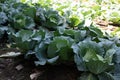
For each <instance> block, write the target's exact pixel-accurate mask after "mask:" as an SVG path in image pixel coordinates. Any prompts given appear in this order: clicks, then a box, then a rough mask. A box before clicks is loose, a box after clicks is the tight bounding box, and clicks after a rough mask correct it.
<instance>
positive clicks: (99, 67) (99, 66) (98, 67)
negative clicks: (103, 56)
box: [86, 60, 113, 74]
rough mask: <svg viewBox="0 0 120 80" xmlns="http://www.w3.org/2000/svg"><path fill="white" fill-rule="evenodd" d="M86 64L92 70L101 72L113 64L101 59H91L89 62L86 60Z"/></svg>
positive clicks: (95, 72) (96, 72)
mask: <svg viewBox="0 0 120 80" xmlns="http://www.w3.org/2000/svg"><path fill="white" fill-rule="evenodd" d="M86 66H87V68H88V70H89V71H90V72H92V73H94V74H100V73H102V72H104V71H105V70H107V69H108V68H109V67H110V66H113V65H109V64H108V63H107V62H104V61H100V60H90V61H89V62H86Z"/></svg>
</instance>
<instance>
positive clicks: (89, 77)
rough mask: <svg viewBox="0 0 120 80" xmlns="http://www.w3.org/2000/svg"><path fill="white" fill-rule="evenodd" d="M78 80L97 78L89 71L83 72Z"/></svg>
mask: <svg viewBox="0 0 120 80" xmlns="http://www.w3.org/2000/svg"><path fill="white" fill-rule="evenodd" d="M78 80H98V78H97V77H96V76H95V75H93V74H91V73H84V74H82V75H81V77H80V78H79V79H78ZM106 80H107V79H106Z"/></svg>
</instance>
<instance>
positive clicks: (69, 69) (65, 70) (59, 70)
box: [0, 59, 80, 80]
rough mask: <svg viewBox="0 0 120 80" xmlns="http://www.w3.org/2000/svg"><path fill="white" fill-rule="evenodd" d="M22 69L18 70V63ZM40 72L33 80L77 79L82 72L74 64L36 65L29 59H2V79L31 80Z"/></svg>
mask: <svg viewBox="0 0 120 80" xmlns="http://www.w3.org/2000/svg"><path fill="white" fill-rule="evenodd" d="M19 64H20V65H22V66H23V68H22V70H17V69H16V66H17V65H19ZM37 72H39V73H40V74H39V75H38V77H36V79H33V80H76V79H77V77H78V74H80V72H78V71H77V69H76V67H74V66H66V65H58V66H51V65H47V66H39V67H35V66H34V65H33V64H31V63H30V62H29V61H24V62H22V61H21V62H16V61H15V60H14V59H0V80H31V79H30V75H31V74H32V73H37Z"/></svg>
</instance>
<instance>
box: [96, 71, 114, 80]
mask: <svg viewBox="0 0 120 80" xmlns="http://www.w3.org/2000/svg"><path fill="white" fill-rule="evenodd" d="M98 78H99V80H114V78H113V76H112V75H111V74H110V73H107V72H104V73H101V74H99V75H98Z"/></svg>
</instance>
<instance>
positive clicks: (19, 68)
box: [15, 64, 23, 71]
mask: <svg viewBox="0 0 120 80" xmlns="http://www.w3.org/2000/svg"><path fill="white" fill-rule="evenodd" d="M15 68H16V69H17V70H18V71H20V70H21V69H23V65H21V64H19V65H17V66H16V67H15Z"/></svg>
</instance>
